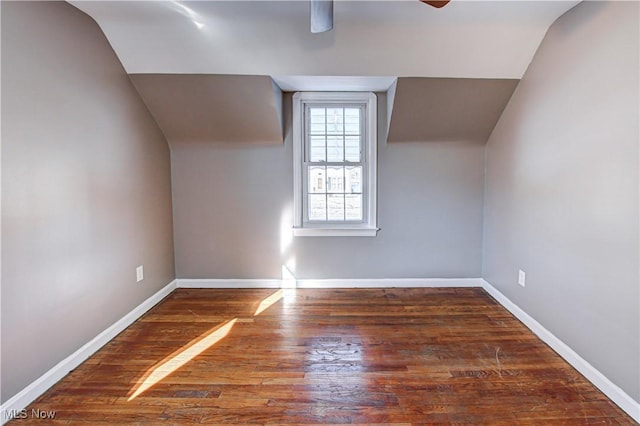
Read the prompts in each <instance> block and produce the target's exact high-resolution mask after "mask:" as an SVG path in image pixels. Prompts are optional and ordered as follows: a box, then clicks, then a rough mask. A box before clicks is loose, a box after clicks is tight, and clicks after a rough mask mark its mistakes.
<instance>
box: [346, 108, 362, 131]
mask: <svg viewBox="0 0 640 426" xmlns="http://www.w3.org/2000/svg"><path fill="white" fill-rule="evenodd" d="M344 132H345V133H346V134H347V135H359V134H360V108H345V110H344Z"/></svg>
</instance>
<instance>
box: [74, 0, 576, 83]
mask: <svg viewBox="0 0 640 426" xmlns="http://www.w3.org/2000/svg"><path fill="white" fill-rule="evenodd" d="M69 2H70V3H71V4H73V5H74V6H76V7H78V8H79V9H81V10H83V11H85V12H86V13H88V14H89V15H90V16H92V17H93V18H94V19H95V20H96V21H97V22H98V24H99V25H100V27H101V28H102V30H103V31H104V33H105V35H106V36H107V38H108V39H109V41H110V43H111V45H112V46H113V48H114V50H115V52H116V54H117V55H118V56H119V58H120V60H121V61H122V63H123V65H124V67H125V69H126V70H127V72H129V73H187V74H189V73H198V74H255V75H272V76H280V77H286V76H405V77H406V76H416V77H460V78H516V79H519V78H521V77H522V75H523V73H524V71H525V70H526V68H527V66H528V65H529V63H530V62H531V59H532V57H533V55H534V53H535V51H536V49H537V48H538V45H539V44H540V42H541V41H542V38H543V37H544V35H545V33H546V31H547V29H548V28H549V26H550V25H551V24H552V23H553V22H554V21H555V20H556V19H557V18H558V17H559V16H560V15H562V14H563V13H564V12H566V11H567V10H568V9H570V8H571V7H573V6H575V5H576V4H577V3H579V1H575V0H572V1H557V0H556V1H544V0H535V1H518V0H510V1H479V0H473V1H470V0H467V1H464V0H453V1H452V2H451V3H449V4H448V5H447V6H446V7H444V8H443V9H435V8H432V7H430V6H427V5H425V4H423V3H421V2H419V1H418V0H394V1H337V2H336V4H335V9H334V11H335V25H334V29H333V31H330V32H328V33H322V34H311V33H310V32H309V16H308V13H309V5H308V3H307V2H306V1H243V0H235V1H185V2H179V1H88V0H85V1H79V0H70V1H69Z"/></svg>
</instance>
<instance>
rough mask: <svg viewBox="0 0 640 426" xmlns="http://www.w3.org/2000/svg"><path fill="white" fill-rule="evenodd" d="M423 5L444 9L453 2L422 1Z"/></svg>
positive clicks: (446, 0) (445, 0)
mask: <svg viewBox="0 0 640 426" xmlns="http://www.w3.org/2000/svg"><path fill="white" fill-rule="evenodd" d="M420 1H421V2H422V3H426V4H428V5H429V6H433V7H437V8H438V9H440V8H441V7H444V6H446V5H447V3H449V2H450V1H451V0H443V1H435V0H420Z"/></svg>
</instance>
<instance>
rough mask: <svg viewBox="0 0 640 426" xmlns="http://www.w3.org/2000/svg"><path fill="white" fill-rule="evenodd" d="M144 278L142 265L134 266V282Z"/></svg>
mask: <svg viewBox="0 0 640 426" xmlns="http://www.w3.org/2000/svg"><path fill="white" fill-rule="evenodd" d="M143 279H144V266H138V267H137V268H136V282H140V281H142V280H143Z"/></svg>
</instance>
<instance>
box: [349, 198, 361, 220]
mask: <svg viewBox="0 0 640 426" xmlns="http://www.w3.org/2000/svg"><path fill="white" fill-rule="evenodd" d="M345 206H346V211H345V218H346V219H347V220H362V194H356V195H345Z"/></svg>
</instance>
